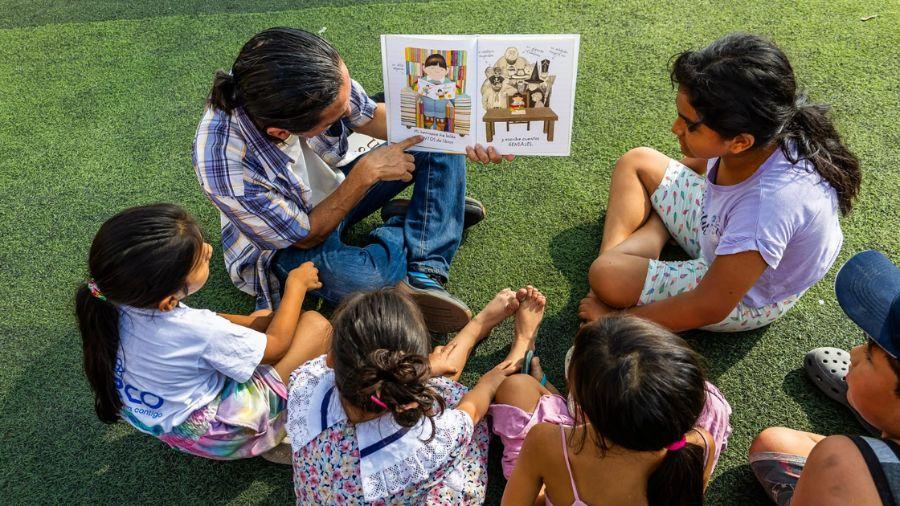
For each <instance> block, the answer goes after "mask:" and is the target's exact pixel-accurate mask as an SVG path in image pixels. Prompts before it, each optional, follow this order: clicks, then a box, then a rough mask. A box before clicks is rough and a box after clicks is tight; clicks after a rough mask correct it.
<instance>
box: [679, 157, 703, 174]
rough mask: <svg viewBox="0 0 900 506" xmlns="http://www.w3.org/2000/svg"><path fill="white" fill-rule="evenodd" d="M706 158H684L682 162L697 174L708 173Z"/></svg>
mask: <svg viewBox="0 0 900 506" xmlns="http://www.w3.org/2000/svg"><path fill="white" fill-rule="evenodd" d="M706 161H707V160H706V158H682V159H681V164H682V165H684V166H685V167H687V168H689V169H691V170H692V171H694V172H696V173H697V174H700V175H703V174H706Z"/></svg>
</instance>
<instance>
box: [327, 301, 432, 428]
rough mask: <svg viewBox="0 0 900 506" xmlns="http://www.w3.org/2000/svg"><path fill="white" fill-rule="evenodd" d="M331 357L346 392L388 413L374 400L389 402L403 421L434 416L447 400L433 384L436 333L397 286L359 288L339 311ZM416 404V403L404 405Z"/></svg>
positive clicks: (348, 398)
mask: <svg viewBox="0 0 900 506" xmlns="http://www.w3.org/2000/svg"><path fill="white" fill-rule="evenodd" d="M331 325H332V329H333V330H332V343H331V357H332V361H333V363H334V376H335V384H336V386H337V389H338V391H339V392H340V393H341V396H342V397H343V398H344V399H345V400H346V401H347V402H349V403H351V404H352V405H353V406H356V407H357V408H360V409H362V410H364V411H366V412H368V413H384V412H386V411H385V409H384V408H383V407H381V406H379V405H378V403H376V402H374V401H372V396H373V395H374V396H377V398H379V400H381V402H383V403H384V404H386V405H387V412H390V413H391V416H393V417H394V420H395V421H396V422H397V424H398V425H401V426H403V427H412V426H414V425H416V424H417V423H418V422H419V420H421V419H422V417H427V418H428V419H429V421H431V426H432V431H431V437H433V436H434V430H433V429H434V420H433V417H434V416H435V415H437V414H439V413H441V412H442V411H443V410H444V409H445V408H446V403H445V402H444V399H443V397H441V396H440V395H439V394H438V393H437V392H436V391H435V390H434V389H433V388H432V387H431V386H430V385H429V380H430V379H431V367H430V365H429V362H428V354H429V353H431V336H430V334H429V333H428V329H427V328H426V327H425V320H424V319H423V318H422V312H421V311H419V308H418V306H416V305H415V303H413V301H412V300H411V299H410V298H409V297H408V296H406V295H404V294H402V293H401V292H398V291H396V290H394V289H385V290H378V291H374V292H369V293H358V294H354V295H351V296H349V297H347V299H345V301H344V302H343V303H342V304H341V307H339V308H338V310H337V311H336V312H335V315H334V318H333V319H332V322H331ZM412 403H415V404H416V405H415V407H412V408H410V409H405V408H404V406H407V405H410V404H412Z"/></svg>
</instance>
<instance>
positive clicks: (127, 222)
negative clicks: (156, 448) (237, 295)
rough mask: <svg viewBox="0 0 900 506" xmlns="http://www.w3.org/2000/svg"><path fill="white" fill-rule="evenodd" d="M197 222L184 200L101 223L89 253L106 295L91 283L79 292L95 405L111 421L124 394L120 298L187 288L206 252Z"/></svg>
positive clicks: (145, 298) (134, 299)
mask: <svg viewBox="0 0 900 506" xmlns="http://www.w3.org/2000/svg"><path fill="white" fill-rule="evenodd" d="M202 251H203V236H202V234H201V233H200V228H199V227H198V226H197V222H196V221H194V218H193V217H191V215H189V214H188V213H187V211H185V210H184V209H182V208H181V207H179V206H176V205H174V204H153V205H147V206H140V207H132V208H130V209H125V210H124V211H122V212H120V213H118V214H116V215H115V216H113V217H112V218H110V219H109V220H107V221H106V223H104V224H103V225H101V226H100V230H99V231H98V232H97V235H95V236H94V241H93V242H92V243H91V251H90V254H89V256H88V271H89V274H90V277H91V278H93V279H94V281H95V282H96V283H97V287H98V288H99V289H100V292H101V293H102V295H103V297H105V298H106V300H102V299H100V298H98V297H95V296H94V295H93V294H92V293H91V290H90V288H88V286H87V284H86V283H85V284H82V285H81V286H79V287H78V290H77V291H76V292H75V315H76V317H77V319H78V328H79V330H80V331H81V343H82V350H83V352H84V374H85V376H87V380H88V383H89V384H90V385H91V390H92V391H93V392H94V410H95V411H96V412H97V417H98V418H100V420H101V421H103V422H105V423H114V422H116V421H117V420H118V419H119V410H120V409H121V408H122V400H121V399H120V398H119V393H118V385H117V383H118V382H119V381H120V380H118V379H117V378H116V376H115V366H116V356H117V353H118V351H119V309H118V308H117V307H116V306H117V305H119V304H125V305H128V306H134V307H141V308H152V307H156V306H157V304H159V302H160V301H161V300H163V299H164V298H166V297H168V296H169V295H172V294H173V293H176V292H178V291H180V290H183V289H184V288H185V283H186V280H187V277H188V274H190V272H191V270H192V269H193V267H194V265H196V262H197V260H198V258H199V257H200V253H201V252H202Z"/></svg>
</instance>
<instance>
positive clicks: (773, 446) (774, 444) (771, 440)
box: [749, 427, 797, 455]
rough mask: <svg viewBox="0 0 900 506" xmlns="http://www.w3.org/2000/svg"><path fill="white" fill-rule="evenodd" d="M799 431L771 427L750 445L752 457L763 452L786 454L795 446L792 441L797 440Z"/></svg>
mask: <svg viewBox="0 0 900 506" xmlns="http://www.w3.org/2000/svg"><path fill="white" fill-rule="evenodd" d="M796 437H797V431H795V430H793V429H788V428H785V427H769V428H767V429H765V430H763V431H762V432H760V433H759V435H758V436H756V438H755V439H753V442H752V443H750V451H749V453H750V455H753V454H754V453H762V452H784V451H785V449H787V448H790V447H791V446H793V445H792V444H791V441H792V440H794V439H796Z"/></svg>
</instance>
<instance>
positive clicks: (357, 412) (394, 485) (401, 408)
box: [287, 287, 544, 505]
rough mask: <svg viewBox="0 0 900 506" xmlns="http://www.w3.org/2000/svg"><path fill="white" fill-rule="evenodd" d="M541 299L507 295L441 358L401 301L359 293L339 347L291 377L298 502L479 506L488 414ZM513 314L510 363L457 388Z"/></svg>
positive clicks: (525, 345) (337, 319)
mask: <svg viewBox="0 0 900 506" xmlns="http://www.w3.org/2000/svg"><path fill="white" fill-rule="evenodd" d="M543 311H544V297H543V295H541V293H540V292H539V291H537V290H535V289H534V288H532V287H528V288H524V289H521V290H519V291H518V292H516V293H514V292H512V291H510V290H508V289H507V290H503V291H501V292H500V293H498V294H497V296H496V297H495V298H494V299H493V300H492V301H491V302H489V303H488V305H487V306H486V307H485V308H484V310H482V311H481V313H479V314H478V315H477V316H476V317H475V318H473V319H472V320H471V321H470V322H469V324H468V325H466V326H465V327H464V328H463V329H462V330H461V331H460V332H459V334H457V335H456V337H454V338H453V340H452V341H450V343H448V344H447V345H446V346H442V347H438V348H435V349H434V350H432V348H431V336H430V335H429V333H428V330H427V329H426V327H425V323H424V320H423V318H422V313H421V311H420V310H419V309H418V307H417V306H416V305H415V303H413V301H412V300H411V299H410V298H409V297H408V296H407V295H405V294H403V293H402V292H399V291H396V290H393V289H390V290H381V291H376V292H371V293H365V294H356V295H351V296H350V297H348V298H347V299H345V301H344V302H343V303H342V306H341V307H340V308H339V309H338V310H337V312H336V313H335V316H334V318H333V319H332V324H333V326H334V333H333V338H332V346H331V350H330V351H329V352H328V354H327V355H323V356H321V357H319V358H317V359H315V360H311V361H309V362H308V363H306V364H305V365H303V366H302V367H300V368H299V369H298V370H297V371H296V372H294V374H293V375H292V376H291V381H290V384H289V390H290V394H289V398H288V423H287V431H288V435H289V436H290V438H291V444H292V446H293V449H294V453H293V460H294V488H295V492H296V494H297V504H304V505H305V504H482V503H483V502H484V494H485V485H486V483H487V458H488V452H487V447H488V438H489V435H488V429H487V424H486V423H485V421H484V415H485V413H486V412H487V410H488V406H489V405H490V403H491V399H492V398H493V397H494V392H496V390H497V387H498V386H500V383H502V382H503V380H504V379H506V377H507V376H509V375H510V374H512V373H514V372H515V371H516V370H517V369H518V367H519V365H520V362H521V361H522V358H523V357H524V356H525V354H526V353H527V352H528V351H529V350H531V349H533V347H534V337H535V333H536V332H537V327H538V325H539V323H540V320H541V318H542V316H543ZM514 312H515V314H516V326H515V329H516V330H515V334H514V337H513V343H512V346H511V348H510V351H509V354H508V355H507V357H506V359H505V360H504V361H503V362H501V363H500V365H498V366H496V367H495V368H494V369H492V370H491V371H489V372H487V373H486V374H484V375H483V376H482V377H481V379H480V380H479V381H478V383H477V384H476V385H475V387H474V388H472V390H467V389H466V388H465V387H463V386H462V385H460V384H459V383H457V382H456V381H455V380H457V379H458V378H459V375H460V374H461V372H462V369H463V367H464V366H465V363H466V360H467V358H468V356H469V354H470V352H471V351H472V348H473V347H474V346H475V345H476V344H477V343H478V341H480V340H481V339H483V338H484V337H486V336H487V335H488V334H489V333H490V331H491V329H492V328H493V327H494V326H496V325H497V324H499V323H500V322H501V321H503V320H504V319H506V318H507V317H508V316H510V315H511V314H512V313H514Z"/></svg>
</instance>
